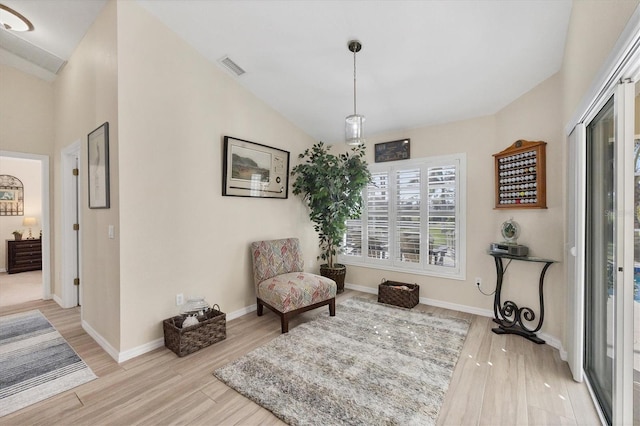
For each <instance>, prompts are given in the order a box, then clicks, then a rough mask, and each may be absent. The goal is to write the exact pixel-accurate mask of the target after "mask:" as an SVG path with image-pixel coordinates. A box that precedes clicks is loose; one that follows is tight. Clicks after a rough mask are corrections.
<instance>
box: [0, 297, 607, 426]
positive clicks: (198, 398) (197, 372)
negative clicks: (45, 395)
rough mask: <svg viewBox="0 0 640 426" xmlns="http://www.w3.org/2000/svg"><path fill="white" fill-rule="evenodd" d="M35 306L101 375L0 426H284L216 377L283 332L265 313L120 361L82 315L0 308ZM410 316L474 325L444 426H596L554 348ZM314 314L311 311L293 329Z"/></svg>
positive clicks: (487, 328)
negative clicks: (204, 339) (197, 346)
mask: <svg viewBox="0 0 640 426" xmlns="http://www.w3.org/2000/svg"><path fill="white" fill-rule="evenodd" d="M353 296H360V297H366V298H375V295H371V294H364V293H359V292H356V291H352V290H346V291H345V292H344V293H343V294H341V295H339V297H338V303H339V302H340V300H343V299H345V298H349V297H353ZM31 309H40V311H42V313H43V314H44V315H45V316H46V317H47V318H48V319H49V320H50V321H51V323H52V324H53V325H54V326H55V327H56V328H57V329H58V331H59V332H60V333H61V334H62V335H63V336H64V337H65V338H66V339H67V341H68V342H69V344H70V345H71V346H73V348H74V349H75V350H76V351H77V352H78V354H79V355H80V356H81V357H82V359H84V360H85V362H86V363H87V364H88V365H89V366H90V367H91V369H92V370H93V371H94V372H95V373H96V375H97V376H98V377H99V378H98V379H96V380H94V381H92V382H89V383H87V384H84V385H82V386H79V387H77V388H75V389H73V390H70V391H67V392H65V393H63V394H60V395H58V396H55V397H53V398H50V399H48V400H46V401H43V402H40V403H38V404H35V405H32V406H30V407H27V408H24V409H22V410H20V411H17V412H15V413H12V414H10V415H8V416H5V417H3V418H0V424H1V425H76V424H82V425H85V424H91V425H93V426H95V425H134V424H135V425H138V424H140V425H165V424H187V425H201V424H207V425H275V424H278V425H279V424H283V423H282V422H281V421H280V420H278V419H277V418H276V417H275V416H273V415H272V414H271V413H270V412H269V411H267V410H265V409H264V408H262V407H260V406H258V405H257V404H255V403H253V402H252V401H250V400H248V399H246V398H245V397H243V396H242V395H240V394H238V393H237V392H236V391H234V390H233V389H231V388H229V387H227V386H226V385H224V384H222V383H221V382H219V381H218V380H217V379H216V378H215V377H214V376H213V375H212V372H213V370H215V369H216V368H218V367H220V366H222V365H225V364H226V363H228V362H229V361H231V360H234V359H236V358H238V357H240V356H242V355H243V354H245V353H247V352H249V351H250V350H252V349H254V348H256V347H258V346H260V345H262V344H264V343H265V342H268V341H269V340H271V339H273V338H275V337H276V336H278V335H279V330H280V322H279V319H278V317H276V315H274V314H273V313H271V312H268V311H267V310H265V311H266V312H265V315H264V316H262V317H260V318H258V317H257V316H256V314H255V312H253V313H251V314H247V315H245V316H243V317H240V318H237V319H235V320H232V321H229V322H228V323H227V339H226V340H224V341H222V342H219V343H216V344H214V345H212V346H210V347H208V348H205V349H202V350H200V351H198V352H196V353H193V354H191V355H189V356H186V357H183V358H178V357H177V356H176V355H175V354H174V353H173V352H171V351H169V350H168V349H166V348H161V349H157V350H155V351H153V352H149V353H146V354H144V355H141V356H139V357H137V358H135V359H132V360H130V361H127V362H124V363H122V364H117V363H116V362H115V361H113V360H112V359H111V358H110V357H109V356H108V355H107V354H106V353H105V352H104V351H103V350H102V349H101V348H100V347H99V346H98V345H97V344H96V343H95V342H94V341H93V340H92V339H91V338H90V337H89V336H88V335H87V334H86V333H85V332H84V331H83V330H82V328H81V326H80V310H79V308H73V309H61V308H60V307H59V306H58V305H57V304H56V303H55V302H53V301H34V302H29V303H25V304H21V305H16V306H11V307H0V315H7V314H10V313H15V312H21V311H27V310H31ZM320 309H326V307H324V308H320ZM414 309H419V310H423V311H429V312H435V313H438V314H444V315H450V316H456V317H463V318H468V319H470V320H472V324H471V328H470V330H469V334H468V336H467V339H466V341H465V345H464V348H463V350H462V354H461V356H460V360H459V361H458V364H457V366H456V369H455V371H454V374H453V377H452V379H451V384H450V387H449V390H448V392H447V396H446V399H445V402H444V405H443V407H442V409H441V411H440V417H439V419H438V424H440V425H559V424H563V425H565V424H569V425H571V424H581V425H597V424H599V423H600V422H599V420H598V417H597V413H596V411H595V409H594V407H593V404H592V402H591V399H590V397H589V395H588V391H587V389H586V387H585V385H584V384H583V383H575V382H574V381H573V380H572V379H571V375H570V372H569V368H568V366H567V364H566V363H565V362H563V361H562V360H560V357H559V354H558V351H557V350H555V349H553V348H551V347H550V346H547V345H536V344H534V343H531V342H529V341H527V340H525V339H523V338H521V337H519V336H505V335H503V336H499V335H496V334H494V333H492V332H491V328H492V322H491V320H490V319H489V318H484V317H479V316H475V315H471V314H465V313H461V312H455V311H449V310H446V309H440V308H434V307H430V306H425V305H418V306H417V307H415V308H414ZM318 312H319V310H315V311H311V312H307V313H305V314H304V315H301V316H299V317H297V318H295V319H293V320H292V321H291V325H290V326H291V327H295V326H296V325H297V324H300V323H301V322H303V321H308V320H309V319H310V318H312V317H313V316H314V315H316V314H317V313H318ZM337 314H338V315H339V314H340V310H339V307H338V310H337Z"/></svg>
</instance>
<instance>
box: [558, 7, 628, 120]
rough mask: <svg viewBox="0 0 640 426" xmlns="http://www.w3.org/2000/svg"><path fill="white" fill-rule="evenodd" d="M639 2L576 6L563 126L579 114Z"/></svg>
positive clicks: (565, 76) (569, 39) (564, 71)
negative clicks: (581, 105)
mask: <svg viewBox="0 0 640 426" xmlns="http://www.w3.org/2000/svg"><path fill="white" fill-rule="evenodd" d="M639 3H640V1H638V0H578V1H574V2H573V7H572V9H571V20H570V25H569V31H568V33H567V43H566V47H565V50H564V60H563V64H562V72H561V74H562V79H563V124H566V122H567V121H568V120H569V119H570V118H571V116H572V115H573V114H574V113H575V110H576V108H577V107H578V106H579V103H580V102H581V101H582V100H583V98H584V97H585V96H586V95H587V93H586V92H587V90H588V89H589V86H590V85H591V84H592V82H593V80H594V78H595V77H596V75H597V73H598V71H599V70H600V67H601V66H602V64H603V62H604V60H605V59H606V58H607V56H608V55H609V53H610V52H611V49H612V48H613V46H614V45H615V43H616V41H617V40H618V37H619V36H620V33H621V32H622V30H623V29H624V26H625V25H626V24H627V22H628V21H629V18H630V17H631V15H632V14H633V11H634V10H635V8H636V7H637V6H638V4H639Z"/></svg>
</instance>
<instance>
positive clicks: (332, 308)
mask: <svg viewBox="0 0 640 426" xmlns="http://www.w3.org/2000/svg"><path fill="white" fill-rule="evenodd" d="M329 316H331V317H335V316H336V299H335V298H333V299H331V301H330V302H329Z"/></svg>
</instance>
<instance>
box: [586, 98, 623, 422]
mask: <svg viewBox="0 0 640 426" xmlns="http://www.w3.org/2000/svg"><path fill="white" fill-rule="evenodd" d="M614 136H615V121H614V108H613V98H612V99H611V100H610V101H609V102H608V103H607V104H606V105H605V106H604V108H602V110H601V111H600V113H599V114H598V115H597V116H596V117H595V118H594V119H593V121H592V122H591V123H590V124H589V125H588V126H587V167H586V170H587V196H586V204H587V212H586V213H587V214H586V231H587V232H586V257H585V260H586V262H585V264H586V271H585V272H586V274H585V277H586V289H585V290H586V292H585V357H584V363H585V374H586V375H587V378H588V379H589V382H590V383H591V387H592V389H593V391H594V393H595V395H596V398H597V399H598V401H599V403H600V406H601V407H602V411H603V414H604V416H605V417H606V419H607V421H608V422H609V423H611V422H612V398H613V366H614V350H613V338H614V330H613V325H614V311H613V309H614V303H613V299H614V297H615V287H616V286H615V280H616V274H615V273H614V270H615V269H614V268H615V266H616V264H617V262H616V250H614V247H615V243H616V241H615V227H616V215H615V205H616V199H615V197H616V192H615V182H616V181H615V173H616V167H615V166H616V164H615V137H614Z"/></svg>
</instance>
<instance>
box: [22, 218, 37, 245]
mask: <svg viewBox="0 0 640 426" xmlns="http://www.w3.org/2000/svg"><path fill="white" fill-rule="evenodd" d="M37 224H38V221H37V220H36V218H35V217H25V218H24V219H22V226H28V227H29V236H28V237H27V239H28V240H33V239H34V238H33V235H31V227H32V226H36V225H37Z"/></svg>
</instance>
